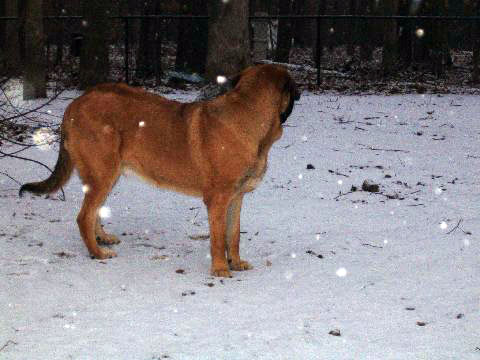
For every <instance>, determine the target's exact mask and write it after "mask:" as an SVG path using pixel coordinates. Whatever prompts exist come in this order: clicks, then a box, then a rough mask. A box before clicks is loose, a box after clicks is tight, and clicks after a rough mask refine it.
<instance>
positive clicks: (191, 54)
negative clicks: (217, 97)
mask: <svg viewBox="0 0 480 360" xmlns="http://www.w3.org/2000/svg"><path fill="white" fill-rule="evenodd" d="M206 9H207V1H206V0H187V1H185V0H184V1H183V7H182V10H183V13H184V14H190V15H206V14H207V12H206ZM207 41H208V23H207V21H206V20H203V19H192V20H190V19H185V20H180V26H179V29H178V41H177V57H176V59H175V69H176V70H180V71H191V72H196V73H199V74H203V73H204V72H205V61H206V57H207Z"/></svg>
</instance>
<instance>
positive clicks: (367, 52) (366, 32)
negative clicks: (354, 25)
mask: <svg viewBox="0 0 480 360" xmlns="http://www.w3.org/2000/svg"><path fill="white" fill-rule="evenodd" d="M358 10H359V11H358V12H359V14H360V15H373V14H374V13H375V3H374V1H372V0H360V4H359V9H358ZM358 33H359V40H360V59H361V60H362V61H370V60H372V53H373V45H372V41H371V36H372V35H373V27H372V25H371V20H362V21H361V23H360V25H359V31H358Z"/></svg>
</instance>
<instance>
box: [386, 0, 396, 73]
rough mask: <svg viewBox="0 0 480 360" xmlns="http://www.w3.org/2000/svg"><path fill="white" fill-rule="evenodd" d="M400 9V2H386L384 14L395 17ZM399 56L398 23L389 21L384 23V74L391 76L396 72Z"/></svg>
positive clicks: (388, 0)
mask: <svg viewBox="0 0 480 360" xmlns="http://www.w3.org/2000/svg"><path fill="white" fill-rule="evenodd" d="M397 9H398V0H384V1H383V14H384V15H386V16H389V15H395V14H396V13H397ZM397 55H398V35H397V21H395V20H390V19H387V20H385V22H384V37H383V59H382V66H383V74H384V75H390V74H391V73H392V72H393V71H394V67H395V63H396V60H397Z"/></svg>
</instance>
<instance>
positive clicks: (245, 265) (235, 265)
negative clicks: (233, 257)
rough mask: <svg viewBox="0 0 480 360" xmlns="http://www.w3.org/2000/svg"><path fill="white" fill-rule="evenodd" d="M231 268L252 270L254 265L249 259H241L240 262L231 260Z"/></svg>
mask: <svg viewBox="0 0 480 360" xmlns="http://www.w3.org/2000/svg"><path fill="white" fill-rule="evenodd" d="M229 265H230V269H231V270H234V271H244V270H251V269H253V266H252V265H250V264H249V263H248V262H247V261H244V260H240V261H238V262H233V261H232V262H231V263H230V264H229Z"/></svg>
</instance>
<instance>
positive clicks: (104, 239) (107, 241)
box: [97, 234, 120, 245]
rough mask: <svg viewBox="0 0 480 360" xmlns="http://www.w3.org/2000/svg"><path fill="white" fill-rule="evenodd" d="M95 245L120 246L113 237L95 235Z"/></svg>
mask: <svg viewBox="0 0 480 360" xmlns="http://www.w3.org/2000/svg"><path fill="white" fill-rule="evenodd" d="M97 243H98V244H104V245H115V244H120V240H119V238H118V237H116V236H115V235H111V234H102V235H97Z"/></svg>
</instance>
